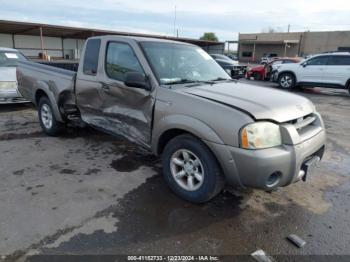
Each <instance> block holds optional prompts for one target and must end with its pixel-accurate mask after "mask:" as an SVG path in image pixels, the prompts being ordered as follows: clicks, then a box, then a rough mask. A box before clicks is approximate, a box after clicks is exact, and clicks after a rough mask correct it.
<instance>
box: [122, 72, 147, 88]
mask: <svg viewBox="0 0 350 262" xmlns="http://www.w3.org/2000/svg"><path fill="white" fill-rule="evenodd" d="M124 84H125V85H126V86H129V87H135V88H142V89H145V90H151V85H150V84H149V81H148V79H147V77H146V76H145V75H144V74H142V73H140V72H128V73H126V74H125V81H124Z"/></svg>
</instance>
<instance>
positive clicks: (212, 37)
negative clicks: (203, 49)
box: [199, 32, 219, 42]
mask: <svg viewBox="0 0 350 262" xmlns="http://www.w3.org/2000/svg"><path fill="white" fill-rule="evenodd" d="M199 39H200V40H207V41H214V42H218V41H219V39H218V38H217V36H216V35H215V33H213V32H206V33H204V34H203V36H201V37H200V38H199Z"/></svg>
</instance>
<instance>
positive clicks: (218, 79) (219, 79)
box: [208, 77, 233, 82]
mask: <svg viewBox="0 0 350 262" xmlns="http://www.w3.org/2000/svg"><path fill="white" fill-rule="evenodd" d="M217 81H233V79H231V78H223V77H218V78H215V79H212V80H209V81H208V82H217Z"/></svg>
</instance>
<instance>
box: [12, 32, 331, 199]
mask: <svg viewBox="0 0 350 262" xmlns="http://www.w3.org/2000/svg"><path fill="white" fill-rule="evenodd" d="M83 54H84V55H83V57H82V58H81V61H80V64H79V68H78V72H77V73H74V72H71V71H67V70H63V69H58V68H53V67H50V66H46V65H39V64H36V63H33V62H22V63H21V64H20V65H19V66H18V69H17V70H18V72H17V77H18V82H19V88H20V91H21V93H22V94H23V96H25V97H26V98H27V99H29V100H30V101H32V102H33V103H34V104H35V105H36V106H37V107H38V113H39V119H40V123H41V126H42V128H43V130H44V131H45V132H46V133H47V134H48V135H57V134H58V133H59V132H61V131H62V130H63V129H64V126H65V124H67V123H69V122H72V123H75V122H77V121H78V120H82V121H83V122H84V123H86V124H88V125H91V126H93V127H96V128H98V129H100V130H101V129H102V130H104V131H106V132H107V133H112V134H118V135H123V136H125V137H126V138H127V139H129V140H130V141H132V142H134V143H137V144H139V145H141V146H143V147H145V148H147V149H149V150H151V151H152V152H153V153H154V154H156V155H161V156H162V165H163V174H164V178H165V181H166V182H167V184H168V185H169V186H170V188H171V189H172V190H173V191H174V192H175V193H176V194H177V195H179V196H181V197H182V198H184V199H186V200H188V201H192V202H196V203H200V202H205V201H208V200H210V199H211V198H212V197H214V196H215V195H216V194H218V193H219V192H220V191H221V190H222V188H223V187H224V186H225V184H229V185H232V186H236V187H253V188H260V189H264V190H269V191H270V190H273V189H275V188H277V187H283V186H287V185H289V184H291V183H294V182H296V181H299V180H305V179H306V177H307V176H308V175H309V173H310V171H311V170H312V168H313V166H314V165H315V164H316V163H317V162H318V161H319V160H320V159H321V158H322V156H323V152H324V147H325V140H326V134H325V128H324V124H323V121H322V118H321V116H320V114H318V113H317V112H316V110H315V107H314V105H313V104H312V103H311V102H310V101H309V100H308V99H306V98H304V97H301V96H298V95H294V94H291V93H287V92H284V91H278V90H274V89H270V88H263V87H256V86H252V85H247V84H243V83H240V82H237V81H235V80H232V79H231V78H230V77H229V76H228V74H227V73H226V72H225V71H224V70H223V69H222V68H221V67H220V66H219V65H218V64H217V63H216V62H215V61H214V60H213V58H212V57H211V56H210V55H208V54H207V53H206V52H205V51H203V50H202V49H201V48H199V47H197V46H194V45H190V44H186V43H180V42H175V41H167V40H160V39H152V38H138V37H121V36H102V37H93V38H89V39H88V40H87V41H86V43H85V47H84V50H83Z"/></svg>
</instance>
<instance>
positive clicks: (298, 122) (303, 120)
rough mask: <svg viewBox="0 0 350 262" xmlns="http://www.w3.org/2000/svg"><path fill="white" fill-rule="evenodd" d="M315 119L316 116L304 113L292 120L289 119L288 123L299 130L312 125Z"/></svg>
mask: <svg viewBox="0 0 350 262" xmlns="http://www.w3.org/2000/svg"><path fill="white" fill-rule="evenodd" d="M315 120H316V116H315V115H314V114H310V115H306V116H303V117H300V118H297V119H294V120H292V121H289V124H292V125H293V126H294V127H295V129H296V130H297V131H298V132H299V131H301V130H302V129H303V128H305V127H307V126H309V125H312V124H313V123H314V122H315Z"/></svg>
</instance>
